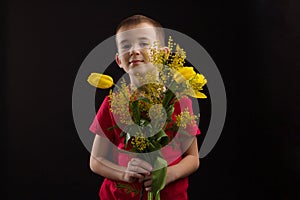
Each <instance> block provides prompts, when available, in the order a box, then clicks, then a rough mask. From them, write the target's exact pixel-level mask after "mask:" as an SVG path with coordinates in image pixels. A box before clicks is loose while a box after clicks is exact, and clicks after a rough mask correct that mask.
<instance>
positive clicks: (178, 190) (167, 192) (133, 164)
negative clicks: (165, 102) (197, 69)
mask: <svg viewBox="0 0 300 200" xmlns="http://www.w3.org/2000/svg"><path fill="white" fill-rule="evenodd" d="M157 40H159V41H160V44H164V33H163V29H162V26H161V25H160V24H159V23H158V22H156V21H154V20H152V19H150V18H148V17H146V16H143V15H133V16H131V17H128V18H127V19H125V20H123V21H122V22H121V23H120V24H119V26H118V27H117V30H116V43H117V47H118V53H117V54H116V62H117V64H118V65H119V67H121V68H122V69H123V70H124V71H125V72H126V73H128V75H129V77H130V82H131V87H133V88H134V87H139V86H140V85H142V83H141V82H140V81H141V80H143V78H146V76H145V75H146V74H149V73H151V74H156V73H157V72H156V68H155V66H154V65H152V64H151V63H150V62H149V59H148V48H149V47H150V45H151V44H153V42H155V41H157ZM166 51H167V49H166ZM141 77H142V79H141ZM183 104H184V105H186V107H188V108H189V111H190V112H192V107H191V101H188V100H186V101H185V102H184V103H183ZM180 106H182V105H180ZM174 113H175V111H174ZM114 125H115V122H114V119H113V115H112V113H111V111H110V105H109V97H106V98H105V100H104V101H103V103H102V105H101V107H100V109H99V111H98V113H97V116H96V117H95V119H94V122H93V123H92V125H91V127H90V130H91V131H92V132H93V133H96V136H95V139H94V143H93V148H92V152H91V157H90V167H91V170H92V171H93V172H94V173H96V174H98V175H101V176H103V177H105V179H104V181H103V183H102V186H101V189H100V192H99V197H100V199H101V200H106V199H107V200H113V199H133V200H134V199H139V197H140V195H141V192H140V191H141V189H142V188H144V189H145V191H151V184H152V176H151V172H152V169H153V167H152V166H151V164H150V163H147V162H145V161H143V160H142V159H139V158H130V157H128V156H126V155H123V154H122V153H121V152H120V149H121V150H122V149H123V150H124V149H125V148H124V140H122V139H121V138H120V137H119V134H120V132H121V130H118V129H116V130H115V131H113V132H114V133H112V132H109V131H106V130H107V128H109V127H112V126H114ZM197 134H200V131H199V129H198V128H197V130H196V131H195V134H193V135H197ZM167 151H169V152H170V151H172V149H171V148H169V149H168V150H167ZM182 154H183V155H182V156H180V158H178V159H176V160H175V161H174V162H172V163H168V167H167V175H166V184H165V187H164V189H163V190H162V191H161V192H160V196H161V199H163V200H164V199H167V200H168V199H172V200H177V199H178V200H185V199H188V196H187V188H188V176H189V175H190V174H192V173H193V172H195V171H196V170H197V169H198V167H199V157H198V146H197V139H196V137H194V138H193V140H192V142H191V145H190V146H189V147H188V148H187V150H186V151H185V152H182ZM146 197H147V192H145V193H144V194H143V199H146Z"/></svg>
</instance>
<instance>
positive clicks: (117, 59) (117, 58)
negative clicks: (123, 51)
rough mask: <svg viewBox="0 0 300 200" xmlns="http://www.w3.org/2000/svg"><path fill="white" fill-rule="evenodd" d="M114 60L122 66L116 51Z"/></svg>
mask: <svg viewBox="0 0 300 200" xmlns="http://www.w3.org/2000/svg"><path fill="white" fill-rule="evenodd" d="M115 60H116V63H117V64H118V65H119V67H120V68H122V66H121V64H122V62H121V59H120V57H119V54H118V53H116V56H115Z"/></svg>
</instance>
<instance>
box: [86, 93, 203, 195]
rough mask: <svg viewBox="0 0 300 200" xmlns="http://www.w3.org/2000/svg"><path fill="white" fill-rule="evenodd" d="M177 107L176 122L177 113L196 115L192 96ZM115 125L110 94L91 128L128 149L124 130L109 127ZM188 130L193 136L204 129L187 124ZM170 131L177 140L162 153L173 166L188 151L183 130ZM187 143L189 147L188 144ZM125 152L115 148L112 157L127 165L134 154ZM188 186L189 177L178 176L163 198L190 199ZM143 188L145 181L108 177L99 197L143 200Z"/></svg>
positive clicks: (164, 148) (117, 145)
mask: <svg viewBox="0 0 300 200" xmlns="http://www.w3.org/2000/svg"><path fill="white" fill-rule="evenodd" d="M174 108H175V109H174V112H173V115H172V119H173V121H175V120H176V116H177V115H178V114H179V113H180V112H181V111H184V110H185V109H186V108H187V109H188V110H189V112H190V113H191V114H193V109H192V101H191V99H189V98H188V97H183V98H181V99H180V100H178V101H177V102H176V103H175V105H174ZM115 125H116V122H115V120H114V116H113V114H112V112H111V110H110V105H109V97H108V96H107V97H106V98H105V99H104V101H103V103H102V104H101V107H100V109H99V110H98V112H97V115H96V117H95V118H94V121H93V123H92V124H91V126H90V131H91V132H93V133H95V134H98V135H100V136H103V137H107V138H108V139H109V140H110V141H111V142H112V143H113V144H114V145H115V146H116V147H117V148H115V149H119V150H123V152H124V150H125V145H124V137H120V133H121V129H119V128H116V129H112V130H107V129H108V128H110V127H113V126H115ZM185 130H186V131H187V132H188V133H189V134H190V135H194V136H195V135H199V134H200V130H199V128H198V126H197V125H196V124H195V125H193V126H191V125H189V126H187V127H186V129H185ZM166 134H167V135H168V136H170V137H171V138H173V139H172V140H171V141H170V143H169V144H168V145H166V146H165V147H163V148H162V149H161V152H162V155H163V157H164V158H165V159H166V160H167V162H168V166H171V165H175V164H177V163H178V162H180V161H181V159H182V154H183V153H184V151H185V150H186V149H182V148H183V145H182V141H183V140H184V138H183V137H184V136H182V135H181V134H180V133H179V132H178V133H176V134H175V135H174V131H173V132H172V131H170V130H169V131H166ZM184 146H186V143H185V145H184ZM188 146H189V145H187V146H186V147H184V148H187V147H188ZM123 152H120V151H117V150H113V151H112V159H113V162H115V163H116V164H118V165H120V166H124V167H126V166H127V164H128V162H129V161H130V159H131V158H132V157H130V156H129V155H128V154H126V153H123ZM187 188H188V177H186V178H182V179H178V180H176V181H174V182H172V183H170V184H168V185H166V186H165V188H164V189H163V190H162V191H161V192H160V197H161V199H162V200H169V199H172V200H186V199H188V197H187ZM141 189H142V184H141V183H139V182H136V183H130V184H129V183H125V182H120V181H114V180H111V179H108V178H105V179H104V181H103V183H102V185H101V188H100V191H99V197H100V199H101V200H114V199H116V200H117V199H118V200H127V199H128V200H129V199H130V200H139V194H140V192H141ZM143 199H147V192H144V196H143Z"/></svg>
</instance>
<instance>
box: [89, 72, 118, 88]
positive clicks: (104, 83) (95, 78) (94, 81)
mask: <svg viewBox="0 0 300 200" xmlns="http://www.w3.org/2000/svg"><path fill="white" fill-rule="evenodd" d="M87 81H88V82H89V84H91V85H92V86H94V87H97V88H100V89H107V88H110V87H111V86H113V85H114V80H113V78H112V77H110V76H108V75H104V74H99V73H91V74H90V75H89V77H88V79H87Z"/></svg>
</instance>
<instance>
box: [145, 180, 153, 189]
mask: <svg viewBox="0 0 300 200" xmlns="http://www.w3.org/2000/svg"><path fill="white" fill-rule="evenodd" d="M151 185H152V179H150V180H147V181H144V186H145V188H147V187H151Z"/></svg>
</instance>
